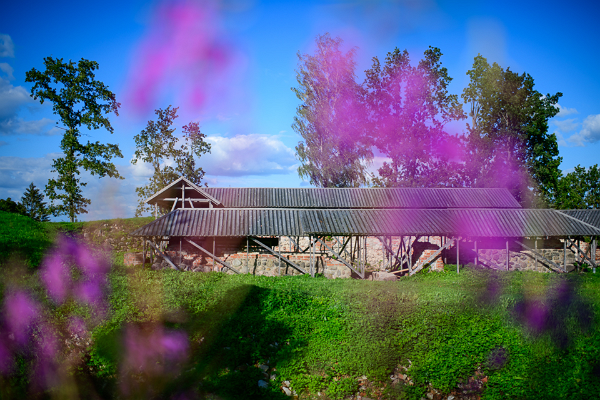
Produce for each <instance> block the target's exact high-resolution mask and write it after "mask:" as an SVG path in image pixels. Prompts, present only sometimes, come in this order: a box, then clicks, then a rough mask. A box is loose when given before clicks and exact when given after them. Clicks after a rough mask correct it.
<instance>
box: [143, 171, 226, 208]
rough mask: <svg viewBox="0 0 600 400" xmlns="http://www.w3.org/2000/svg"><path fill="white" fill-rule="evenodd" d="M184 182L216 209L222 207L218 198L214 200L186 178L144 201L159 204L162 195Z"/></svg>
mask: <svg viewBox="0 0 600 400" xmlns="http://www.w3.org/2000/svg"><path fill="white" fill-rule="evenodd" d="M182 181H183V182H184V184H187V185H189V186H190V187H191V188H192V189H194V190H195V191H197V192H198V193H200V194H201V195H202V196H204V197H205V198H207V199H208V200H209V201H210V202H211V203H212V204H213V206H216V207H222V206H223V205H222V203H221V202H220V201H219V200H217V199H216V198H214V197H213V196H211V195H210V194H208V193H206V192H205V191H204V190H202V188H201V187H200V186H198V185H196V184H194V183H193V182H191V181H190V180H189V179H187V178H186V177H184V176H180V177H179V179H176V180H175V181H173V182H171V183H170V184H169V185H167V186H165V187H164V188H162V189H161V190H159V191H158V192H156V193H154V194H153V195H152V196H150V197H148V198H147V199H146V200H144V203H146V204H155V203H157V202H158V201H159V200H160V198H161V195H162V194H163V193H165V192H166V191H167V190H169V189H172V188H173V187H177V184H178V183H180V182H182Z"/></svg>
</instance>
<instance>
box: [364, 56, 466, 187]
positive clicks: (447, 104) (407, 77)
mask: <svg viewBox="0 0 600 400" xmlns="http://www.w3.org/2000/svg"><path fill="white" fill-rule="evenodd" d="M441 56H442V53H441V51H440V50H439V49H438V48H435V47H430V48H429V49H427V50H426V51H425V53H424V57H423V59H422V60H420V61H419V63H418V65H417V66H413V65H411V62H410V58H409V54H408V52H407V51H406V50H404V51H402V52H401V51H400V50H399V49H398V48H396V49H395V50H394V51H393V52H390V53H388V54H387V56H386V59H385V64H384V65H383V66H382V65H381V63H380V62H379V59H378V58H377V57H374V58H373V65H372V67H371V68H370V69H368V70H367V71H365V73H366V79H365V82H364V84H363V88H364V93H365V95H364V100H365V102H364V104H365V107H366V109H367V114H368V115H369V118H370V120H371V122H372V123H371V129H370V135H371V136H372V138H373V143H374V144H375V146H377V148H378V149H379V151H380V152H381V153H383V155H384V156H386V157H387V158H388V159H389V160H390V161H389V162H388V161H386V162H384V163H383V166H382V167H381V168H379V171H378V172H379V177H377V178H375V179H374V183H375V184H376V185H377V186H384V187H439V186H456V185H459V186H460V185H461V180H460V177H459V174H458V171H459V167H460V165H459V164H458V163H457V161H459V160H457V159H455V158H456V156H458V155H459V154H458V153H457V150H458V149H459V148H460V142H459V138H457V137H456V136H452V135H449V134H448V133H447V132H446V131H445V125H446V124H447V123H448V122H450V121H452V120H460V119H463V118H464V114H463V111H462V105H461V104H460V103H459V101H458V96H457V95H452V94H449V93H448V85H449V83H450V81H451V80H452V78H450V76H449V75H448V71H447V69H446V68H444V67H442V66H441V65H442V63H441Z"/></svg>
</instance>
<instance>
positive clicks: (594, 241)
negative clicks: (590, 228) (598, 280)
mask: <svg viewBox="0 0 600 400" xmlns="http://www.w3.org/2000/svg"><path fill="white" fill-rule="evenodd" d="M590 246H592V250H591V251H590V258H591V259H592V260H594V263H596V237H595V236H592V243H590ZM592 271H593V273H594V274H595V273H596V267H595V266H594V268H593V269H592Z"/></svg>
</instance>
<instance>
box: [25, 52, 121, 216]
mask: <svg viewBox="0 0 600 400" xmlns="http://www.w3.org/2000/svg"><path fill="white" fill-rule="evenodd" d="M44 65H45V67H46V70H45V71H43V72H41V71H38V70H37V69H35V68H33V69H31V70H30V71H28V72H27V74H26V79H25V80H26V82H31V83H33V87H32V88H31V96H32V97H33V98H34V99H36V100H37V99H39V100H40V102H41V103H44V101H46V100H47V101H49V102H51V103H52V109H53V111H54V113H55V114H57V115H58V116H59V117H60V120H61V122H62V124H63V125H64V126H65V127H66V129H65V133H64V135H63V138H62V140H61V142H60V148H61V150H62V152H63V157H60V158H57V159H55V160H53V164H52V168H53V170H52V172H57V173H58V178H57V179H50V180H49V181H48V184H47V185H46V188H45V192H46V194H47V195H48V198H49V199H50V200H51V201H52V204H51V206H50V210H51V211H52V214H53V215H54V216H59V215H67V216H69V218H70V220H71V222H73V221H75V219H76V217H77V215H79V214H85V213H87V210H86V207H87V206H88V205H89V204H90V203H91V201H90V200H89V199H86V198H85V197H84V196H83V192H82V187H85V186H86V185H87V183H86V182H82V181H81V179H80V178H79V174H80V171H81V169H82V168H83V169H84V170H86V171H88V172H90V173H91V174H92V175H98V176H99V177H104V176H107V175H108V176H109V177H111V178H121V179H122V177H121V176H120V175H119V172H118V171H117V169H116V168H115V165H114V164H113V163H112V162H111V159H112V158H113V157H123V155H122V154H121V151H120V150H119V146H118V145H116V144H101V143H100V142H98V141H96V142H90V141H88V142H87V143H85V144H83V143H81V142H80V139H81V136H82V133H81V131H80V128H81V127H82V126H84V127H86V128H88V129H99V128H105V129H106V130H107V131H109V132H110V133H113V127H112V126H111V124H110V121H109V119H108V117H107V114H109V113H111V112H114V113H115V114H116V115H119V114H118V109H119V106H120V104H119V103H117V101H116V100H115V95H114V94H113V93H112V92H111V91H110V90H108V87H107V86H106V85H105V84H104V83H102V82H100V81H97V80H96V79H95V74H94V71H95V70H96V69H98V63H97V62H95V61H89V60H85V59H81V60H80V61H79V62H78V63H77V64H75V63H74V62H72V61H69V62H68V63H64V62H63V60H62V58H58V59H54V58H52V57H46V58H45V59H44ZM55 201H57V203H55Z"/></svg>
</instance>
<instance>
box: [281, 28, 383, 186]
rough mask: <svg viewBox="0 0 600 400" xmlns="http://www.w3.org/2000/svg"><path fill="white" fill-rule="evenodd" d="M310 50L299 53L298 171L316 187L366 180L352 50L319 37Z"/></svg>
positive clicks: (367, 150) (369, 155)
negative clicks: (344, 50) (305, 52)
mask: <svg viewBox="0 0 600 400" xmlns="http://www.w3.org/2000/svg"><path fill="white" fill-rule="evenodd" d="M316 45H317V48H316V51H315V54H314V55H308V54H304V55H301V54H300V53H298V70H297V71H296V72H297V80H298V87H297V88H292V91H293V92H294V93H295V94H296V97H298V99H299V100H300V101H301V104H300V105H299V106H298V108H297V109H296V116H295V117H294V123H293V125H292V128H293V129H294V131H296V133H298V134H299V135H300V136H302V139H303V140H304V141H303V142H299V143H298V146H296V154H297V157H298V159H299V160H300V163H301V165H300V167H299V168H298V174H299V175H300V177H301V178H304V179H310V183H311V184H312V185H315V186H318V187H358V186H360V185H363V184H366V183H367V181H368V176H367V170H366V167H367V165H366V164H367V163H368V162H369V160H370V159H371V158H372V153H371V149H370V144H369V140H368V137H367V135H366V130H365V126H364V114H363V109H362V105H361V101H360V98H361V88H360V86H359V85H358V84H357V83H356V81H355V75H354V70H355V66H356V64H355V62H354V54H355V49H351V50H350V51H348V52H347V53H346V54H344V53H343V52H342V51H341V50H340V46H341V45H342V40H341V39H339V38H335V39H333V38H331V36H329V34H325V35H322V36H318V37H317V39H316Z"/></svg>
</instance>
